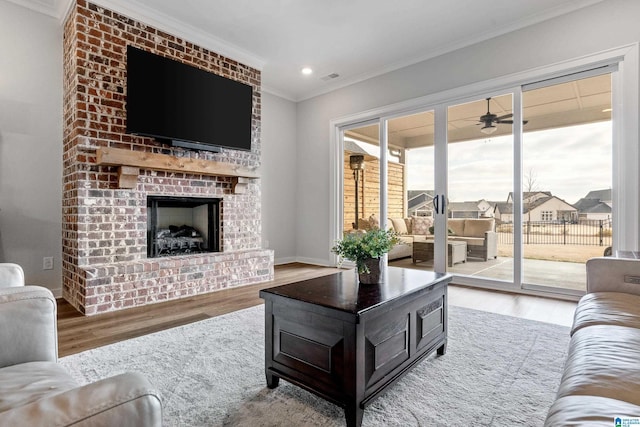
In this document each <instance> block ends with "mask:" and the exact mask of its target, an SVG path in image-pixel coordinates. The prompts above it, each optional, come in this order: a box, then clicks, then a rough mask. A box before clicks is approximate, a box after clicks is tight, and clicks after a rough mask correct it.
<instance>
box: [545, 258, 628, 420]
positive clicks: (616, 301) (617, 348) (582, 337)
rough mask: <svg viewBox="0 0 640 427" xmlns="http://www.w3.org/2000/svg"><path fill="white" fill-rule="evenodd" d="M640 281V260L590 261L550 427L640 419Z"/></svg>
mask: <svg viewBox="0 0 640 427" xmlns="http://www.w3.org/2000/svg"><path fill="white" fill-rule="evenodd" d="M639 281H640V260H637V259H621V258H611V257H607V258H593V259H590V260H589V261H587V294H586V295H585V296H584V297H582V299H581V300H580V302H579V303H578V307H577V309H576V312H575V316H574V320H573V327H572V328H571V341H570V344H569V354H568V356H567V360H566V362H565V366H564V373H563V376H562V379H561V382H560V387H559V388H558V393H557V395H556V400H555V402H554V403H553V405H552V406H551V408H550V409H549V412H548V415H547V419H546V422H545V426H546V427H552V426H553V427H560V426H614V425H617V424H615V423H614V418H615V417H622V418H624V417H640V283H639ZM623 425H624V424H623Z"/></svg>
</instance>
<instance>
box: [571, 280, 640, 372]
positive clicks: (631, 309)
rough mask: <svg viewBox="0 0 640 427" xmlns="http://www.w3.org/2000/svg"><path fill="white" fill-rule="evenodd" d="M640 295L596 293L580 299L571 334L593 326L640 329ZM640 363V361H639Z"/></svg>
mask: <svg viewBox="0 0 640 427" xmlns="http://www.w3.org/2000/svg"><path fill="white" fill-rule="evenodd" d="M639 307H640V295H631V294H626V293H622V292H594V293H592V294H587V295H585V296H583V297H582V299H580V302H579V303H578V307H577V308H576V312H575V314H574V316H573V327H572V328H571V334H572V335H573V334H574V333H575V332H576V331H577V330H579V329H581V328H584V327H585V326H591V325H619V326H631V327H634V328H638V329H640V310H639V309H638V308H639ZM638 363H640V361H638Z"/></svg>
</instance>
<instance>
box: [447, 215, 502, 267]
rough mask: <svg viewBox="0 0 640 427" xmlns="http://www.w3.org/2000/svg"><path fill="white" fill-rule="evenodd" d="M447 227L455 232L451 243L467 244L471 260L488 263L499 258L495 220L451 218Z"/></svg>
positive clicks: (451, 236)
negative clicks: (476, 259)
mask: <svg viewBox="0 0 640 427" xmlns="http://www.w3.org/2000/svg"><path fill="white" fill-rule="evenodd" d="M447 226H448V227H449V228H450V229H451V230H452V231H453V234H452V235H449V241H462V242H466V244H467V256H468V257H469V258H481V259H483V260H484V261H488V260H490V259H495V258H497V257H498V235H497V234H496V232H495V220H494V219H493V218H479V219H472V218H450V219H449V220H448V221H447Z"/></svg>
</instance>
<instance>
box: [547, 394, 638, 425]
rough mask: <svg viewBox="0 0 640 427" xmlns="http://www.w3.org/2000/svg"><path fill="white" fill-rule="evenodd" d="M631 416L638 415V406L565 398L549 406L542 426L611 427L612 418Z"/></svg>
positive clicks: (572, 397)
mask: <svg viewBox="0 0 640 427" xmlns="http://www.w3.org/2000/svg"><path fill="white" fill-rule="evenodd" d="M632 414H633V415H634V416H637V414H640V406H637V405H633V404H631V403H627V402H623V401H620V400H616V399H609V398H606V397H600V396H566V397H562V398H560V399H557V400H556V401H555V402H554V403H553V405H551V408H550V409H549V413H548V414H547V420H546V421H545V423H544V426H545V427H566V426H575V427H578V426H607V427H613V426H614V425H615V424H614V423H613V417H614V416H625V415H632Z"/></svg>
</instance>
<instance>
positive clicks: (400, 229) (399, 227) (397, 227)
mask: <svg viewBox="0 0 640 427" xmlns="http://www.w3.org/2000/svg"><path fill="white" fill-rule="evenodd" d="M389 221H390V222H391V224H393V231H395V232H396V233H398V234H409V230H407V224H406V223H405V222H404V218H389Z"/></svg>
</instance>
